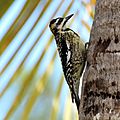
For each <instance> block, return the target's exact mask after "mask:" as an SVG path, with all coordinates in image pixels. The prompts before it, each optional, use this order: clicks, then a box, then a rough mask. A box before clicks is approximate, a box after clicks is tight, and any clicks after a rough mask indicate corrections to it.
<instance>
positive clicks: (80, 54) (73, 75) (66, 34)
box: [49, 14, 86, 111]
mask: <svg viewBox="0 0 120 120" xmlns="http://www.w3.org/2000/svg"><path fill="white" fill-rule="evenodd" d="M73 15H74V14H71V15H68V16H67V17H58V18H55V19H52V20H51V21H50V23H49V28H50V30H51V32H52V33H53V35H54V37H55V41H56V44H57V49H58V53H59V56H60V59H61V63H62V68H63V73H64V77H65V79H66V81H67V84H68V86H69V89H70V93H71V97H72V102H73V103H74V102H75V103H76V106H77V110H78V111H79V105H80V98H79V85H80V78H81V76H82V73H83V70H84V66H85V61H86V48H85V43H84V42H83V41H82V40H81V39H80V36H79V35H78V34H77V33H76V32H74V31H73V30H72V29H70V28H68V27H66V23H67V22H68V21H69V20H70V18H71V17H72V16H73Z"/></svg>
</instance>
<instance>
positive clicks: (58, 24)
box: [49, 14, 73, 34]
mask: <svg viewBox="0 0 120 120" xmlns="http://www.w3.org/2000/svg"><path fill="white" fill-rule="evenodd" d="M72 16H73V14H71V15H69V16H67V17H65V18H62V17H58V18H56V19H53V20H51V22H50V24H49V27H50V30H51V31H52V33H53V34H55V33H57V32H59V31H62V30H64V29H65V25H66V23H67V21H68V20H69V19H70V18H71V17H72Z"/></svg>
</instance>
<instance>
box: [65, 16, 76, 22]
mask: <svg viewBox="0 0 120 120" xmlns="http://www.w3.org/2000/svg"><path fill="white" fill-rule="evenodd" d="M73 15H74V14H71V15H69V16H67V17H65V19H66V22H67V21H68V20H69V19H70V18H71V17H72V16H73Z"/></svg>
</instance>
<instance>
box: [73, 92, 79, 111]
mask: <svg viewBox="0 0 120 120" xmlns="http://www.w3.org/2000/svg"><path fill="white" fill-rule="evenodd" d="M71 97H72V102H73V103H74V101H75V103H76V106H77V110H78V112H79V106H80V99H79V96H78V95H76V94H71Z"/></svg>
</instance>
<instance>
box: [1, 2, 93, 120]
mask: <svg viewBox="0 0 120 120" xmlns="http://www.w3.org/2000/svg"><path fill="white" fill-rule="evenodd" d="M86 1H87V0H86ZM60 2H61V0H60V1H57V0H53V2H52V3H51V5H50V6H49V8H48V10H47V11H46V12H45V14H44V15H43V17H42V19H41V20H40V21H39V22H38V24H37V25H36V27H35V28H34V30H33V31H32V33H31V34H30V36H29V37H28V38H27V40H26V42H25V43H24V44H23V46H22V48H20V50H19V51H18V53H17V54H16V56H15V58H14V60H13V61H12V62H11V64H10V65H9V67H8V68H7V69H6V70H5V72H4V73H3V74H2V75H1V76H0V93H1V92H2V90H3V89H4V88H5V86H6V85H7V83H8V81H9V80H10V78H11V77H12V75H13V74H14V72H15V71H16V69H17V68H18V67H19V65H20V64H21V62H22V61H23V59H24V57H25V56H26V55H27V54H28V52H29V50H30V49H31V47H32V45H33V44H34V42H35V40H36V39H37V37H38V36H39V35H40V33H41V32H42V30H43V29H44V27H45V25H46V24H48V23H49V22H50V21H49V20H50V18H51V15H52V14H53V12H54V10H53V8H54V9H56V8H57V6H58V5H59V3H60ZM69 2H70V0H69V1H67V0H65V1H64V4H63V5H62V6H61V8H60V10H59V11H58V12H57V14H56V15H55V17H54V18H56V17H59V16H63V12H64V11H65V9H66V8H67V6H68V5H69ZM25 3H26V0H15V1H14V2H13V4H12V5H11V6H10V8H9V9H8V10H7V11H6V13H5V14H4V16H2V18H1V19H0V41H1V40H2V38H3V37H4V35H5V33H6V32H7V31H8V29H9V28H10V26H12V23H13V22H14V21H15V19H16V18H17V16H18V15H19V13H20V12H21V10H22V8H23V6H24V5H25ZM78 3H79V4H78ZM44 4H45V2H44V0H43V1H41V2H40V4H39V5H38V6H37V7H36V9H35V10H34V11H33V13H32V15H31V16H30V17H29V19H28V20H27V22H26V23H25V25H24V26H23V28H22V29H21V30H20V31H19V32H18V34H17V35H16V37H15V38H14V40H13V41H12V42H11V44H10V45H9V46H8V47H7V49H6V50H5V51H4V53H3V54H2V55H1V56H0V71H2V69H3V68H4V66H5V65H6V64H7V63H8V61H9V60H10V58H11V57H12V56H13V54H14V53H15V51H16V50H17V48H18V47H19V46H20V44H21V43H22V42H23V40H24V38H25V37H26V35H27V33H28V32H29V30H30V29H31V28H32V26H33V25H34V22H35V21H36V20H37V18H38V17H39V14H40V13H41V11H42V9H43V7H44ZM79 8H80V9H79ZM77 12H78V17H77V18H76V19H75V22H74V23H73V24H72V25H71V26H70V28H72V29H73V30H74V31H76V32H79V33H80V35H81V38H82V39H84V40H85V42H87V41H88V40H89V33H88V32H87V30H86V28H85V27H83V25H82V24H81V23H80V20H81V19H83V20H85V21H86V22H88V23H89V25H90V26H91V25H92V20H91V19H90V18H89V16H88V14H87V12H86V11H85V8H84V7H83V6H82V5H81V4H80V2H79V1H78V0H76V1H75V2H74V5H73V6H72V8H71V9H70V11H69V14H72V13H74V14H76V13H77ZM69 14H68V15H69ZM50 36H51V32H50V30H49V28H48V29H47V30H46V31H45V33H44V34H43V35H42V36H41V37H40V38H39V39H40V40H39V41H38V42H37V44H36V45H35V47H34V48H33V50H32V52H31V53H30V55H29V56H28V58H27V59H26V61H25V62H24V65H23V66H24V67H25V69H26V70H31V69H32V68H33V66H34V65H35V64H36V62H37V60H38V59H39V56H40V55H41V54H42V51H43V49H44V47H45V45H46V43H47V42H48V39H49V38H50ZM55 50H56V44H55V41H53V42H52V43H51V46H50V48H49V50H48V52H47V53H46V55H45V57H44V59H43V60H42V64H41V66H40V67H39V71H38V74H39V75H42V73H43V72H44V71H45V69H46V67H47V65H48V64H49V60H50V59H51V58H52V56H53V51H55ZM33 55H34V57H32V56H33ZM58 64H60V59H59V57H58V56H57V59H56V62H55V64H54V65H55V68H56V69H55V70H56V71H58V72H54V74H53V77H54V78H57V77H58V76H60V75H61V73H62V67H61V66H60V67H58ZM56 84H58V83H57V82H56ZM17 87H18V86H16V85H13V87H12V88H10V89H9V90H8V91H7V92H6V94H4V96H2V98H1V99H0V108H1V109H0V120H2V119H4V116H5V114H6V112H7V111H8V110H9V107H10V106H11V103H12V102H13V100H14V98H15V94H16V92H14V90H15V91H16V90H17V89H16V88H17ZM66 89H68V86H67V85H66V83H65V85H64V86H63V90H62V94H63V97H62V98H63V99H61V101H62V103H63V104H64V96H65V95H66V94H65V91H66ZM13 92H14V94H13ZM11 93H12V94H11ZM8 98H9V102H8Z"/></svg>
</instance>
